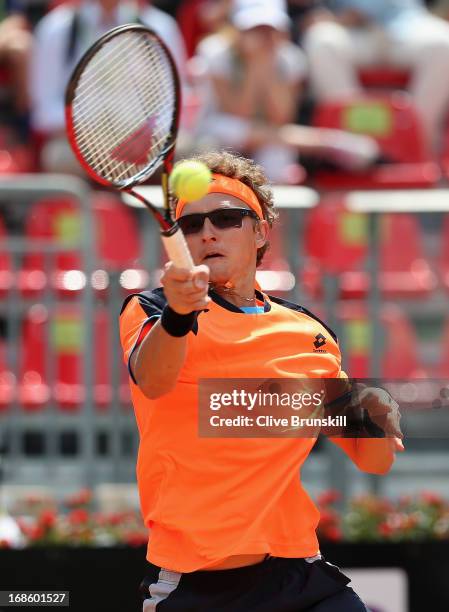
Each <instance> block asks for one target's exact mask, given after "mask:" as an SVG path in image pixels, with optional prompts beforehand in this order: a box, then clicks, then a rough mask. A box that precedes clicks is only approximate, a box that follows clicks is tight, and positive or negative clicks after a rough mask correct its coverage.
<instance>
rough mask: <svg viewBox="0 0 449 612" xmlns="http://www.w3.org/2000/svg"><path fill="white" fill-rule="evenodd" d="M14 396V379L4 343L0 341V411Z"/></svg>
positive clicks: (8, 404) (6, 406)
mask: <svg viewBox="0 0 449 612" xmlns="http://www.w3.org/2000/svg"><path fill="white" fill-rule="evenodd" d="M15 395H16V377H15V376H14V374H13V372H12V371H11V369H10V368H9V366H8V359H7V350H6V342H5V341H4V340H3V339H0V411H2V410H4V409H5V408H8V407H9V406H10V404H11V402H13V401H14V399H15Z"/></svg>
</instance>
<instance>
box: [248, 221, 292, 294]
mask: <svg viewBox="0 0 449 612" xmlns="http://www.w3.org/2000/svg"><path fill="white" fill-rule="evenodd" d="M287 230H288V225H287V217H286V216H284V215H283V214H282V212H281V213H280V218H279V220H278V222H276V223H275V225H274V226H273V228H272V229H271V230H270V234H269V240H270V247H269V249H268V251H266V253H265V255H264V258H263V260H262V263H261V265H260V266H259V267H258V268H257V280H258V282H259V284H260V286H261V287H262V290H263V291H266V292H267V293H271V294H272V295H277V294H283V293H284V294H285V292H286V291H290V290H291V289H292V288H293V286H294V282H295V278H294V275H293V273H292V271H291V269H290V264H289V261H288V259H287V253H286V248H287V245H288V240H287V239H288V237H287V235H286V232H287Z"/></svg>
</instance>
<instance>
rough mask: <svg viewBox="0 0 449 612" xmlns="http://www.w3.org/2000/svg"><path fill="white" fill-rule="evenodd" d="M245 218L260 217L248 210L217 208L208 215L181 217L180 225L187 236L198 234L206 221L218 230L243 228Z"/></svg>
mask: <svg viewBox="0 0 449 612" xmlns="http://www.w3.org/2000/svg"><path fill="white" fill-rule="evenodd" d="M243 217H252V218H253V219H258V218H259V217H258V216H257V215H256V213H255V212H254V211H253V210H248V209H247V208H217V209H216V210H212V211H211V212H208V213H193V214H191V215H184V216H183V217H179V219H178V225H179V227H180V228H181V230H182V232H183V234H184V235H185V236H189V235H191V234H198V233H199V232H200V231H201V230H202V229H203V225H204V221H205V220H206V219H210V221H211V223H212V225H213V226H214V227H216V228H217V229H230V228H231V227H242V223H243Z"/></svg>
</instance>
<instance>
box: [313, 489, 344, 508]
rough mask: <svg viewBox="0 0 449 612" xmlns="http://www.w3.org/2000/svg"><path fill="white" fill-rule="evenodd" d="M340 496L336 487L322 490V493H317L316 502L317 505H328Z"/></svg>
mask: <svg viewBox="0 0 449 612" xmlns="http://www.w3.org/2000/svg"><path fill="white" fill-rule="evenodd" d="M340 498H341V493H340V491H337V489H329V490H328V491H323V493H320V495H318V498H317V504H318V505H319V506H329V505H330V504H334V503H335V502H336V501H338V500H339V499H340Z"/></svg>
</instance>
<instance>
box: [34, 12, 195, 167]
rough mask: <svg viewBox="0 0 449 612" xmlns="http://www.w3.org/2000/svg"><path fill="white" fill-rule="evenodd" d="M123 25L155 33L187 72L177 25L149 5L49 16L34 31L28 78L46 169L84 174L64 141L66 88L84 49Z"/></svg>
mask: <svg viewBox="0 0 449 612" xmlns="http://www.w3.org/2000/svg"><path fill="white" fill-rule="evenodd" d="M125 23H143V24H145V25H148V26H149V27H151V28H152V29H153V30H155V32H157V33H158V34H159V35H160V36H161V38H162V39H163V40H164V41H165V42H166V43H167V45H168V47H169V48H170V50H171V51H172V53H173V56H174V58H175V61H176V62H177V64H178V67H179V69H180V72H181V73H182V74H183V73H184V68H185V47H184V43H183V40H182V36H181V33H180V31H179V28H178V26H177V24H176V22H175V20H174V19H173V18H172V17H170V16H169V15H167V14H166V13H164V12H163V11H161V10H159V9H157V8H155V7H152V6H148V3H145V4H144V5H142V4H139V3H135V2H131V1H129V2H128V1H120V0H85V1H83V2H81V3H79V4H63V5H61V6H59V7H57V8H56V9H54V10H52V11H50V13H48V15H46V16H45V17H44V18H43V19H42V20H41V21H40V22H39V24H38V26H37V28H36V30H35V45H34V50H33V57H32V65H31V75H30V92H31V101H32V116H31V121H32V127H33V129H34V130H35V131H36V132H37V133H38V134H39V135H40V136H41V138H42V139H43V141H44V144H43V146H42V153H41V166H42V169H43V170H45V171H48V172H75V173H81V172H82V171H81V168H80V167H79V165H78V162H77V161H76V160H75V158H74V156H73V154H72V152H71V150H70V147H69V145H68V143H67V141H66V138H65V132H64V129H65V119H64V93H65V87H66V84H67V82H68V80H69V78H70V75H71V72H72V70H73V68H74V66H75V65H76V63H77V61H78V60H79V58H80V57H81V55H82V54H83V53H84V52H85V51H86V49H87V48H88V47H89V46H90V45H91V44H92V43H93V42H94V41H95V40H96V39H97V38H99V37H100V36H101V35H102V34H104V33H105V32H107V31H108V30H110V29H111V28H113V27H116V26H118V25H121V24H125Z"/></svg>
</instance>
